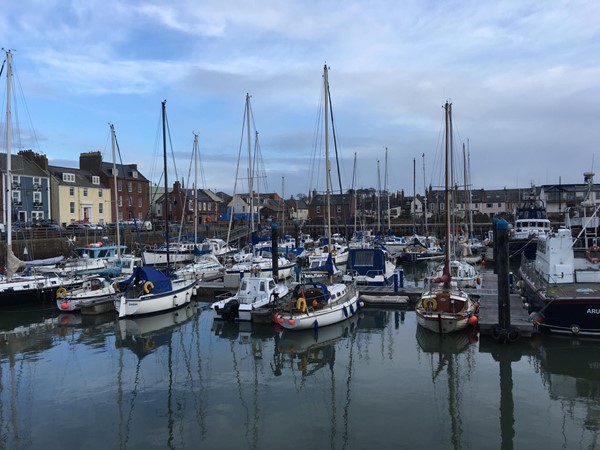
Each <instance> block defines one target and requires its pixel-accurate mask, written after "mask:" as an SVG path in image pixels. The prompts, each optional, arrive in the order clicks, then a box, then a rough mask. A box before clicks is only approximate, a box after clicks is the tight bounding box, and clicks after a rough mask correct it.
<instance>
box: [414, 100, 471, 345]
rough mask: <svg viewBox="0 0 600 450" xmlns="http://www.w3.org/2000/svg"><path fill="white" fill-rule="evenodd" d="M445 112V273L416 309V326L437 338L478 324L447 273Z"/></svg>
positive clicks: (429, 285) (447, 114)
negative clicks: (434, 334)
mask: <svg viewBox="0 0 600 450" xmlns="http://www.w3.org/2000/svg"><path fill="white" fill-rule="evenodd" d="M444 112H445V121H446V139H445V140H446V143H445V144H446V149H445V205H444V206H445V207H444V225H445V235H446V245H445V254H444V269H443V274H442V276H441V277H438V278H435V279H433V280H431V282H429V283H427V285H426V287H425V290H424V292H423V293H422V295H421V299H420V300H419V301H418V302H417V306H416V313H417V323H418V324H419V325H420V326H422V327H425V328H427V329H429V330H431V331H434V332H436V333H440V334H441V333H450V332H453V331H458V330H461V329H464V328H466V327H467V326H469V324H474V323H477V317H476V316H475V314H476V312H477V311H476V307H475V303H474V302H473V301H472V300H471V298H470V297H469V295H468V294H467V293H466V292H465V291H463V290H462V289H460V288H459V287H458V286H457V284H456V282H453V281H452V275H451V272H450V261H451V260H450V195H451V193H450V176H449V161H450V119H451V104H450V103H448V102H446V103H445V105H444Z"/></svg>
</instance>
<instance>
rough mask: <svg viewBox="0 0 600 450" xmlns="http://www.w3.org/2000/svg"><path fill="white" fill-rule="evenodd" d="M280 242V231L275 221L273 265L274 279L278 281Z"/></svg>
mask: <svg viewBox="0 0 600 450" xmlns="http://www.w3.org/2000/svg"><path fill="white" fill-rule="evenodd" d="M278 243H279V232H278V231H277V224H276V223H275V222H273V223H272V224H271V256H272V258H273V259H272V266H273V279H274V280H275V282H277V281H278V275H279V254H278V249H277V245H278Z"/></svg>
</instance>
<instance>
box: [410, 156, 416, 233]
mask: <svg viewBox="0 0 600 450" xmlns="http://www.w3.org/2000/svg"><path fill="white" fill-rule="evenodd" d="M416 161H417V160H416V159H415V158H413V201H412V208H411V210H412V219H413V235H416V234H417V218H416V215H417V181H416V178H417V165H416V164H417V163H416Z"/></svg>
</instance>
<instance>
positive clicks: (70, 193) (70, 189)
mask: <svg viewBox="0 0 600 450" xmlns="http://www.w3.org/2000/svg"><path fill="white" fill-rule="evenodd" d="M69 196H71V197H75V188H74V187H73V186H71V187H70V188H69Z"/></svg>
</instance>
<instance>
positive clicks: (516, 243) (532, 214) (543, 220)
mask: <svg viewBox="0 0 600 450" xmlns="http://www.w3.org/2000/svg"><path fill="white" fill-rule="evenodd" d="M551 230H552V226H551V224H550V220H549V219H548V216H547V213H546V205H545V204H544V202H543V201H542V200H541V199H540V198H539V196H538V195H537V194H536V189H535V187H534V186H531V189H530V190H529V191H528V192H525V193H524V194H523V196H522V201H521V203H520V204H519V205H518V206H517V208H516V209H515V222H514V224H513V227H512V230H511V232H510V235H509V239H508V255H509V258H513V259H515V258H520V257H521V254H522V253H524V254H525V257H526V258H527V259H534V258H535V252H536V248H537V241H538V238H539V237H540V236H545V235H547V234H549V233H550V231H551Z"/></svg>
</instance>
